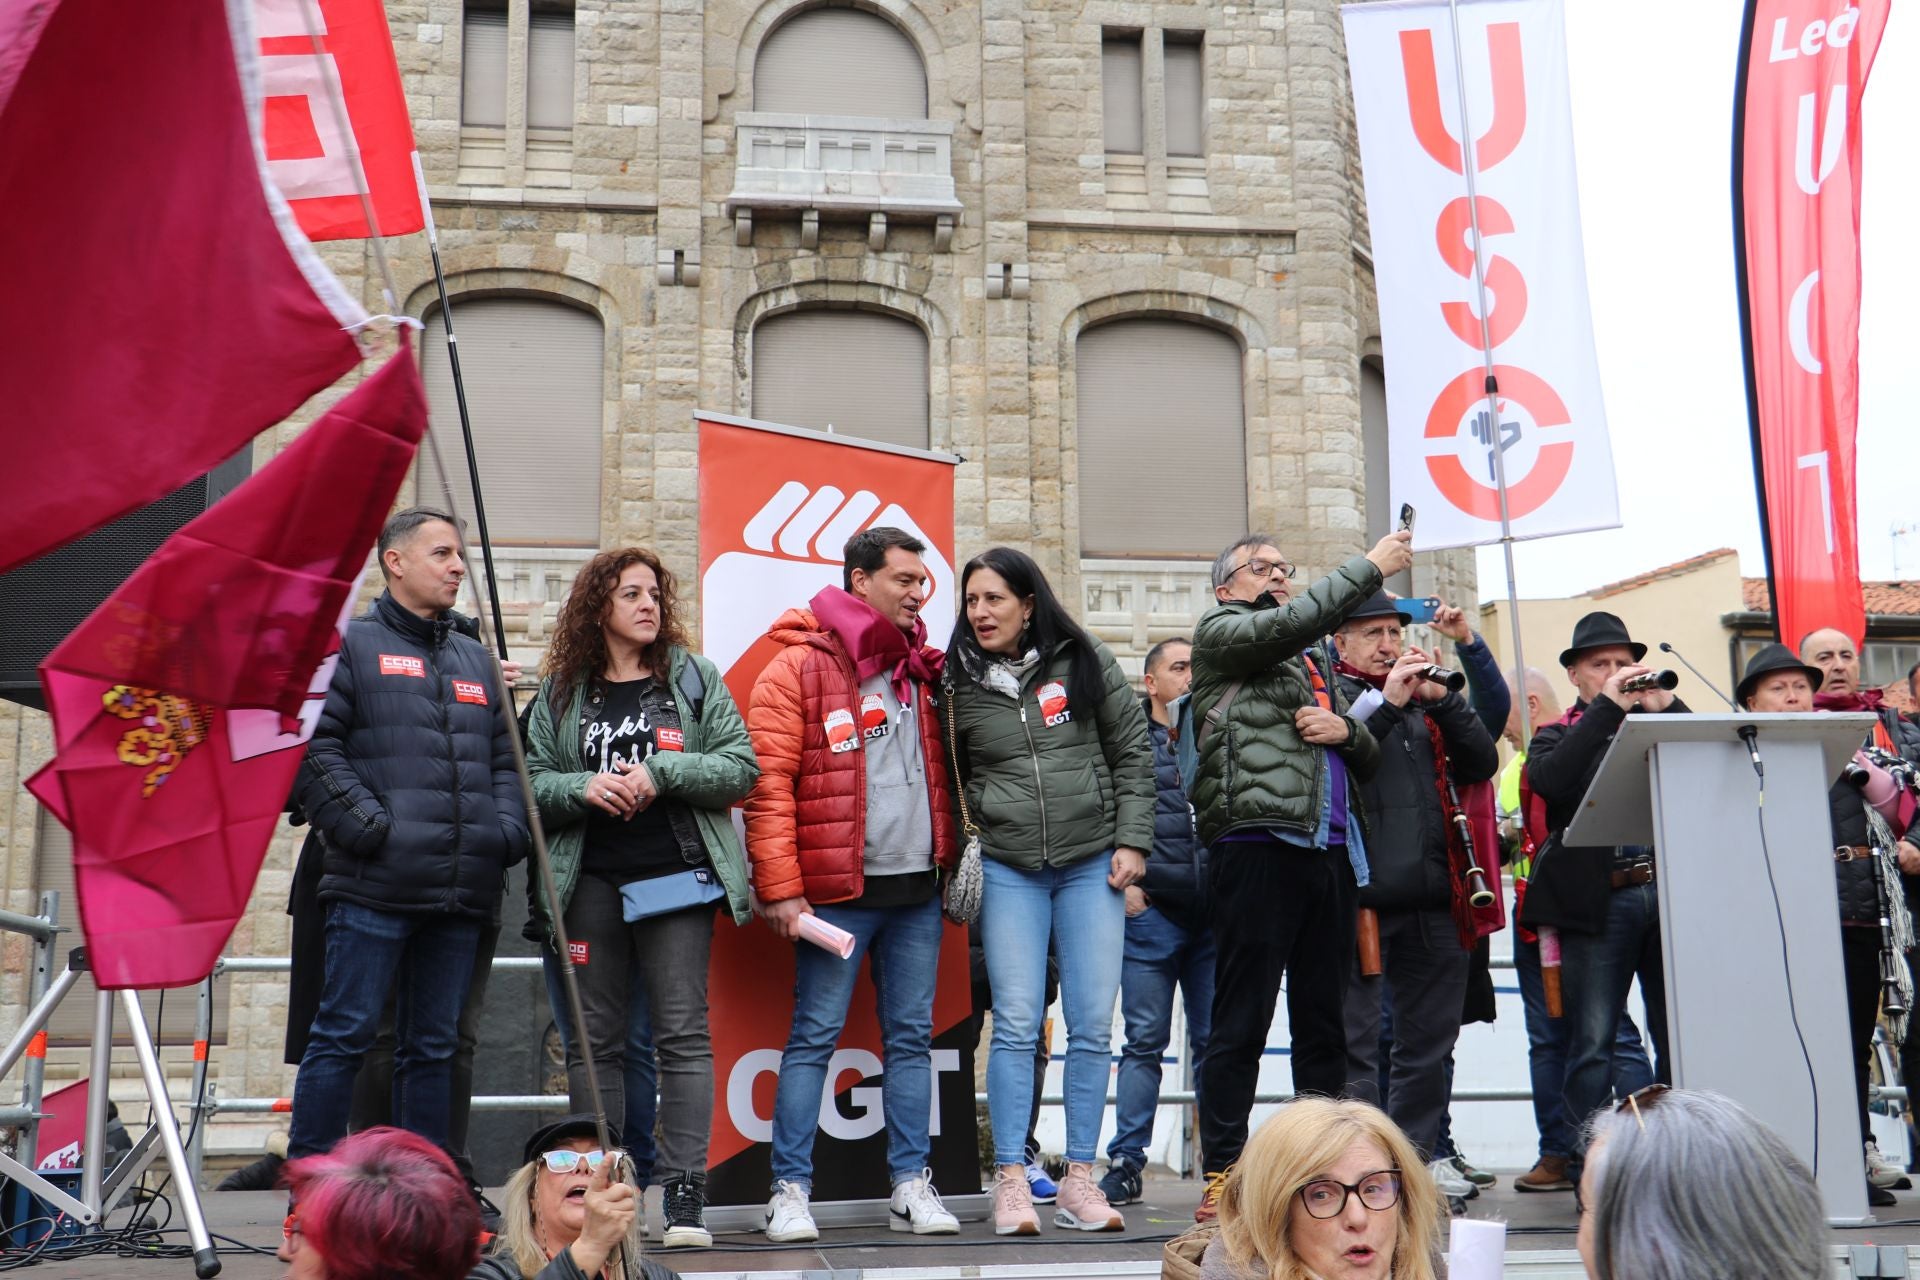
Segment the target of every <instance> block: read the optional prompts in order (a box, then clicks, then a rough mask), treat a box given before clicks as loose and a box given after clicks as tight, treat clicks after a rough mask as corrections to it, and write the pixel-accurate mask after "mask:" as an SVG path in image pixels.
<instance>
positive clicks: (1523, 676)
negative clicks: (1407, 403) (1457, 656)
mask: <svg viewBox="0 0 1920 1280" xmlns="http://www.w3.org/2000/svg"><path fill="white" fill-rule="evenodd" d="M1447 20H1448V22H1449V23H1451V24H1452V27H1453V85H1454V90H1455V91H1456V92H1457V93H1458V95H1459V99H1460V171H1461V173H1462V174H1463V175H1464V176H1465V177H1466V180H1467V218H1468V222H1469V224H1470V225H1471V227H1472V228H1473V287H1474V290H1475V292H1476V293H1477V294H1478V296H1479V300H1480V352H1481V355H1482V357H1483V358H1484V359H1485V362H1486V373H1487V381H1486V391H1487V424H1488V426H1487V442H1488V444H1489V445H1490V446H1491V449H1492V452H1493V475H1494V484H1495V488H1496V489H1497V490H1498V491H1499V496H1500V551H1501V554H1502V555H1503V556H1504V557H1505V559H1506V565H1507V614H1508V616H1509V618H1510V619H1511V620H1512V623H1513V666H1514V680H1515V688H1514V701H1515V704H1516V705H1517V706H1518V708H1519V710H1520V741H1521V742H1522V743H1523V744H1524V743H1528V742H1531V741H1532V740H1533V724H1532V717H1531V716H1530V715H1529V714H1528V712H1527V655H1526V652H1525V650H1524V649H1523V648H1522V647H1521V643H1520V591H1519V587H1518V585H1517V584H1516V581H1515V578H1514V573H1513V521H1512V519H1511V518H1510V517H1509V515H1508V513H1507V459H1506V450H1505V449H1504V448H1502V447H1501V442H1500V382H1499V379H1498V378H1496V377H1495V376H1494V372H1493V337H1492V334H1491V332H1490V331H1489V327H1488V323H1487V272H1486V264H1485V262H1484V261H1483V260H1482V259H1481V256H1480V250H1481V243H1480V196H1479V193H1478V191H1477V190H1476V189H1475V183H1474V180H1473V171H1474V169H1475V167H1476V164H1475V159H1474V153H1473V147H1474V140H1473V125H1472V123H1471V120H1470V118H1469V116H1468V114H1467V69H1466V61H1465V59H1464V58H1463V57H1462V56H1461V52H1460V0H1447ZM1525 749H1526V748H1525V746H1524V745H1523V746H1522V747H1521V750H1523V751H1524V750H1525Z"/></svg>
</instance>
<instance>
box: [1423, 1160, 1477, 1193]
mask: <svg viewBox="0 0 1920 1280" xmlns="http://www.w3.org/2000/svg"><path fill="white" fill-rule="evenodd" d="M1427 1172H1429V1173H1431V1174H1432V1175H1433V1185H1434V1186H1435V1187H1436V1188H1437V1189H1438V1190H1439V1192H1440V1194H1441V1195H1443V1196H1454V1197H1458V1198H1459V1199H1462V1200H1465V1199H1468V1198H1470V1197H1471V1196H1472V1195H1473V1193H1474V1191H1475V1190H1476V1188H1475V1187H1474V1185H1473V1184H1472V1183H1471V1182H1468V1181H1467V1180H1466V1178H1464V1177H1462V1176H1461V1173H1460V1171H1459V1170H1458V1169H1456V1168H1454V1167H1453V1162H1452V1161H1451V1160H1435V1161H1434V1162H1433V1163H1432V1164H1430V1165H1428V1166H1427Z"/></svg>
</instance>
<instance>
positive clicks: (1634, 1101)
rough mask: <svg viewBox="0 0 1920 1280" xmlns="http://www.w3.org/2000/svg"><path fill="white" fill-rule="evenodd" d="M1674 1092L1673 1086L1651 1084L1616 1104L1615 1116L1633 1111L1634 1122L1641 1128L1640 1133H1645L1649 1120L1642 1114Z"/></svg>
mask: <svg viewBox="0 0 1920 1280" xmlns="http://www.w3.org/2000/svg"><path fill="white" fill-rule="evenodd" d="M1672 1092H1673V1086H1672V1085H1668V1084H1650V1085H1648V1086H1647V1087H1646V1088H1644V1089H1635V1090H1634V1091H1633V1092H1632V1093H1630V1094H1628V1095H1627V1096H1626V1097H1624V1098H1622V1099H1620V1101H1619V1102H1617V1103H1616V1104H1614V1108H1613V1110H1614V1114H1616V1115H1618V1114H1619V1113H1620V1112H1622V1111H1631V1112H1632V1113H1633V1122H1634V1123H1635V1124H1637V1125H1639V1126H1640V1132H1642V1133H1645V1132H1646V1131H1647V1119H1646V1117H1645V1116H1644V1115H1642V1114H1641V1113H1642V1112H1643V1111H1644V1110H1645V1109H1646V1108H1648V1107H1651V1106H1652V1105H1653V1104H1654V1103H1656V1102H1658V1101H1660V1099H1661V1098H1662V1097H1664V1096H1665V1095H1667V1094H1669V1093H1672Z"/></svg>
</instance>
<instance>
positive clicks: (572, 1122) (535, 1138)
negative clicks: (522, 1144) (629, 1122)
mask: <svg viewBox="0 0 1920 1280" xmlns="http://www.w3.org/2000/svg"><path fill="white" fill-rule="evenodd" d="M599 1136H600V1128H599V1126H598V1125H596V1124H595V1123H594V1120H593V1115H592V1114H591V1113H590V1112H585V1111H576V1112H574V1113H573V1114H572V1115H570V1116H561V1117H560V1118H559V1119H558V1120H555V1121H554V1122H553V1123H552V1124H543V1125H541V1126H540V1127H539V1128H538V1129H535V1130H534V1131H533V1133H532V1134H531V1135H530V1136H529V1137H528V1138H527V1145H526V1148H525V1150H523V1151H522V1152H521V1153H520V1163H522V1164H532V1163H533V1162H534V1161H535V1160H538V1159H539V1158H540V1156H541V1153H542V1152H546V1151H551V1150H553V1149H554V1146H553V1144H554V1143H556V1142H559V1141H561V1140H562V1139H564V1138H595V1139H597V1138H599ZM607 1141H608V1142H611V1143H612V1144H613V1145H614V1146H616V1147H617V1146H619V1145H620V1132H619V1130H617V1129H615V1128H614V1127H613V1125H612V1124H609V1125H607Z"/></svg>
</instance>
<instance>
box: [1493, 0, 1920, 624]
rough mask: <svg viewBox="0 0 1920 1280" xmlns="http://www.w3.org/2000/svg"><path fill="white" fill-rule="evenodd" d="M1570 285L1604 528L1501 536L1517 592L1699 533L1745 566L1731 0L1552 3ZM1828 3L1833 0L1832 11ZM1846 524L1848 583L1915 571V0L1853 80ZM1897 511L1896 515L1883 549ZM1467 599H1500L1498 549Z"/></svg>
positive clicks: (1919, 385)
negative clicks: (1579, 263)
mask: <svg viewBox="0 0 1920 1280" xmlns="http://www.w3.org/2000/svg"><path fill="white" fill-rule="evenodd" d="M1565 3H1566V9H1567V58H1568V75H1569V78H1570V80H1571V94H1572V104H1573V127H1574V146H1575V149H1576V152H1577V162H1578V166H1579V181H1580V208H1581V222H1582V229H1583V231H1584V234H1585V240H1586V257H1587V288H1588V293H1589V297H1590V300H1591V304H1592V310H1593V328H1594V342H1595V346H1596V347H1597V354H1598V359H1599V365H1600V380H1601V386H1602V391H1603V394H1604V396H1605V399H1606V412H1607V426H1608V433H1609V435H1610V436H1611V439H1612V443H1613V458H1614V471H1615V476H1616V478H1617V481H1618V484H1619V491H1620V516H1621V527H1620V528H1618V529H1611V530H1603V531H1600V532H1596V533H1584V534H1573V535H1569V536H1566V537H1559V538H1543V539H1539V540H1536V541H1530V542H1521V543H1516V544H1515V547H1514V573H1515V578H1516V579H1517V585H1518V589H1519V594H1520V596H1521V597H1522V598H1523V599H1524V598H1527V597H1557V596H1568V595H1576V594H1579V593H1580V592H1583V591H1587V590H1591V589H1592V588H1594V587H1597V586H1600V585H1601V584H1603V583H1607V582H1611V581H1614V580H1617V579H1619V578H1624V577H1628V576H1630V575H1632V574H1635V573H1640V572H1643V571H1645V570H1648V569H1653V568H1657V567H1659V566H1661V565H1664V564H1670V563H1672V562H1674V561H1676V560H1682V559H1685V558H1686V557H1688V556H1692V555H1698V554H1700V553H1701V552H1704V551H1710V550H1713V549H1714V548H1717V547H1729V546H1730V547H1733V548H1735V549H1736V550H1737V551H1738V552H1739V553H1740V566H1741V571H1742V572H1743V573H1745V574H1747V575H1749V576H1756V577H1757V576H1759V575H1760V574H1762V573H1763V572H1764V571H1765V570H1764V566H1763V563H1762V560H1761V552H1760V522H1759V515H1758V512H1757V508H1756V506H1755V500H1754V489H1753V461H1752V453H1751V450H1750V447H1749V443H1748V427H1747V406H1746V390H1745V385H1744V375H1743V372H1742V368H1741V356H1740V328H1739V315H1738V310H1737V306H1738V303H1737V301H1736V295H1735V292H1734V262H1733V230H1732V228H1733V221H1732V219H1733V214H1732V201H1731V194H1730V192H1731V188H1730V176H1729V174H1730V168H1729V165H1730V156H1731V151H1732V132H1733V124H1732V120H1733V78H1734V68H1735V63H1736V60H1737V57H1738V51H1739V43H1740V17H1741V4H1740V0H1565ZM1844 7H1845V0H1835V3H1834V5H1833V12H1835V13H1838V12H1840V11H1841V10H1842V9H1843V8H1844ZM1862 116H1863V118H1864V121H1865V130H1866V134H1865V139H1864V143H1863V148H1862V155H1863V160H1862V164H1863V167H1864V169H1865V179H1864V187H1863V202H1864V209H1863V212H1862V218H1861V240H1862V250H1861V255H1862V264H1863V265H1862V276H1863V281H1864V283H1863V291H1862V300H1861V323H1860V431H1859V472H1858V490H1857V492H1858V502H1859V539H1860V564H1861V574H1862V576H1863V577H1865V578H1892V577H1896V576H1897V577H1906V578H1920V436H1917V435H1916V432H1915V429H1914V424H1915V419H1916V417H1917V416H1920V352H1916V345H1917V344H1916V336H1917V335H1916V324H1915V320H1914V312H1913V309H1912V299H1913V298H1915V297H1916V296H1920V240H1916V238H1915V236H1914V234H1913V231H1912V228H1913V226H1914V225H1915V224H1914V218H1913V210H1915V209H1916V208H1920V166H1916V165H1914V164H1913V163H1912V156H1913V148H1914V139H1913V129H1914V122H1915V121H1920V9H1915V8H1914V7H1912V6H1908V5H1900V4H1896V5H1894V6H1893V14H1892V17H1891V18H1890V19H1889V20H1888V23H1887V30H1886V36H1885V38H1884V39H1883V40H1882V42H1881V45H1880V53H1879V56H1878V58H1877V59H1876V60H1875V62H1874V66H1873V71H1872V74H1871V76H1870V78H1869V79H1868V81H1867V92H1866V101H1865V104H1864V106H1863V108H1862ZM1895 525H1910V526H1913V532H1912V533H1911V534H1909V535H1907V536H1906V537H1905V538H1904V539H1902V540H1901V541H1900V544H1899V546H1898V563H1897V566H1896V545H1895V540H1894V539H1893V537H1892V536H1891V535H1890V530H1891V529H1892V527H1893V526H1895ZM1478 558H1479V569H1480V596H1481V598H1482V599H1483V600H1489V599H1495V598H1499V597H1503V596H1504V595H1505V594H1506V590H1507V581H1506V569H1505V566H1504V564H1503V562H1502V557H1501V553H1500V548H1499V547H1498V546H1490V547H1482V548H1480V550H1479V553H1478Z"/></svg>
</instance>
